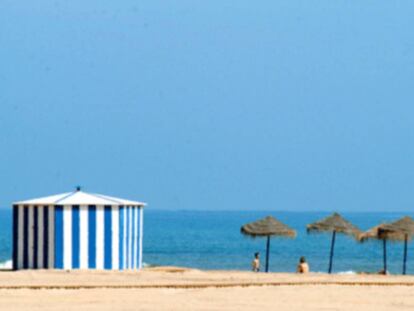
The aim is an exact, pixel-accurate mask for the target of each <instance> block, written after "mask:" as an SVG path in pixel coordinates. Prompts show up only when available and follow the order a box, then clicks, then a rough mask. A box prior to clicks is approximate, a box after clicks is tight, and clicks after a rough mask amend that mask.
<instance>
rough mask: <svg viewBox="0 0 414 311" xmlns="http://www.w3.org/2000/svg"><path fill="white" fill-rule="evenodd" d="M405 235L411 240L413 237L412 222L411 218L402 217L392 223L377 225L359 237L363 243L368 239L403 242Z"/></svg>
mask: <svg viewBox="0 0 414 311" xmlns="http://www.w3.org/2000/svg"><path fill="white" fill-rule="evenodd" d="M406 235H407V238H408V239H411V238H412V236H413V235H414V220H413V219H412V218H411V217H408V216H406V217H403V218H401V219H399V220H397V221H395V222H392V223H383V224H379V225H377V226H375V227H373V228H371V229H369V230H368V231H366V232H364V233H362V234H361V235H360V236H359V240H360V241H361V242H364V241H366V240H369V239H377V240H384V239H387V240H391V241H404V240H405V237H406Z"/></svg>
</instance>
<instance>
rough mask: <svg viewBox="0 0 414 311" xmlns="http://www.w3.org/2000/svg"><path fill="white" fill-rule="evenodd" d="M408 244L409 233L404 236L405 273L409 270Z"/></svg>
mask: <svg viewBox="0 0 414 311" xmlns="http://www.w3.org/2000/svg"><path fill="white" fill-rule="evenodd" d="M407 244H408V235H407V234H406V235H405V237H404V264H403V274H404V275H405V274H406V272H407Z"/></svg>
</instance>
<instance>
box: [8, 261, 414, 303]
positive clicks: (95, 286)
mask: <svg viewBox="0 0 414 311" xmlns="http://www.w3.org/2000/svg"><path fill="white" fill-rule="evenodd" d="M413 294H414V276H393V275H391V276H380V275H327V274H309V275H296V274H281V273H269V274H265V273H250V272H239V271H200V270H191V269H182V268H174V267H163V268H153V269H145V270H144V271H140V272H129V271H128V272H104V271H70V272H66V271H19V272H11V271H7V272H1V273H0V309H1V310H6V309H7V310H27V308H28V306H29V305H30V309H31V310H114V309H117V310H257V309H258V308H262V309H266V310H271V309H276V308H277V310H353V311H355V310H413V309H414V295H413Z"/></svg>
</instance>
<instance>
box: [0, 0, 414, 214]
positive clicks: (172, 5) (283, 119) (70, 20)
mask: <svg viewBox="0 0 414 311" xmlns="http://www.w3.org/2000/svg"><path fill="white" fill-rule="evenodd" d="M413 15H414V2H412V1H385V0H384V1H378V0H377V1H330V0H329V1H328V0H327V1H322V0H321V1H307V0H306V1H305V0H304V1H261V2H252V1H234V0H233V1H184V0H183V1H156V0H153V1H141V2H138V1H129V0H125V1H69V2H68V1H36V2H33V1H1V2H0V69H1V70H0V189H1V191H0V206H2V207H8V206H10V204H11V202H13V201H14V200H20V199H27V198H31V197H37V196H43V195H49V194H53V193H60V192H67V191H70V190H72V189H74V187H75V186H76V185H78V184H80V185H82V186H83V187H84V189H85V191H91V192H100V193H106V194H109V195H116V196H122V197H127V198H131V199H137V200H143V201H146V202H148V203H149V207H150V208H153V209H200V210H206V209H214V210H215V209H225V210H239V209H243V210H253V209H260V210H288V211H303V210H309V211H314V210H332V211H333V210H337V211H359V210H364V211H396V210H399V211H403V210H412V209H413V207H414V195H413V189H414V168H413V167H414V165H413V164H414V144H413V138H414V137H413V136H414V135H413V134H414V122H413V121H414V103H413V92H414V88H413V81H414V32H413V29H414V19H413V18H412V16H413Z"/></svg>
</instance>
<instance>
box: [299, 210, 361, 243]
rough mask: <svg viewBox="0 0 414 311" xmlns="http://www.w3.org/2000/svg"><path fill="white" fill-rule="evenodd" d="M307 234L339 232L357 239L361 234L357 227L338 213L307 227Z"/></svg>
mask: <svg viewBox="0 0 414 311" xmlns="http://www.w3.org/2000/svg"><path fill="white" fill-rule="evenodd" d="M306 229H307V232H308V233H311V232H334V231H335V232H338V233H344V234H348V235H352V236H354V237H355V238H357V237H358V236H359V235H360V234H361V230H359V229H358V228H357V227H356V226H354V225H353V224H351V223H350V222H349V221H348V220H346V219H345V218H343V217H342V216H341V215H339V214H338V213H333V214H332V215H330V216H328V217H326V218H324V219H322V220H319V221H317V222H314V223H312V224H309V225H307V227H306Z"/></svg>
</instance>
